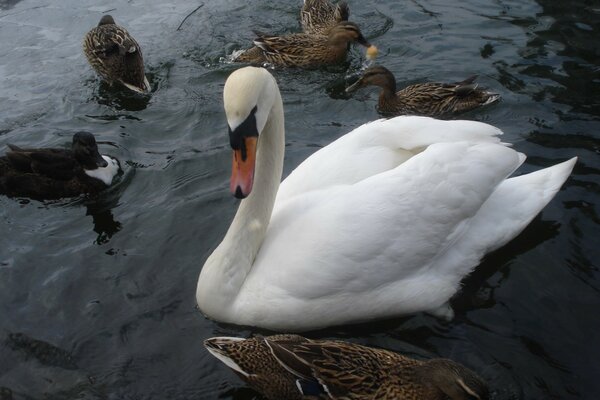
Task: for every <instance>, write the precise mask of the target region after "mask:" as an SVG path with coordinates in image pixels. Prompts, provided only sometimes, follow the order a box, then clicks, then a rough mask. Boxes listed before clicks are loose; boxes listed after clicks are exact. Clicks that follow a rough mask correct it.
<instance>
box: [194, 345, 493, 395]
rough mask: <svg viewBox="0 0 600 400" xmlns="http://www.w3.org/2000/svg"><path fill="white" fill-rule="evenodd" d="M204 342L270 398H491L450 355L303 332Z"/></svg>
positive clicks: (230, 366) (467, 370)
mask: <svg viewBox="0 0 600 400" xmlns="http://www.w3.org/2000/svg"><path fill="white" fill-rule="evenodd" d="M204 346H206V348H207V349H208V351H209V352H210V353H211V354H212V355H213V356H215V357H216V358H217V359H219V361H222V362H223V363H224V364H225V365H227V366H228V367H229V368H231V369H232V370H233V371H234V372H235V373H236V374H237V375H238V376H239V377H240V378H242V379H243V380H244V381H246V382H247V383H248V384H249V385H250V386H252V387H253V388H254V389H256V390H257V391H259V392H261V393H262V394H263V395H265V396H266V398H267V399H270V400H279V399H287V400H303V399H306V400H308V399H340V400H341V399H344V400H371V399H379V400H398V399H407V400H446V399H450V400H469V399H471V400H473V399H476V400H487V399H489V390H488V388H487V385H486V384H485V382H484V381H483V380H482V379H481V378H480V377H479V376H477V374H475V373H474V372H473V371H471V370H469V369H468V368H465V367H463V366H462V365H460V364H458V363H456V362H454V361H452V360H447V359H432V360H425V361H420V360H415V359H412V358H408V357H405V356H402V355H400V354H397V353H394V352H392V351H388V350H382V349H375V348H371V347H366V346H361V345H359V344H355V343H347V342H341V341H334V340H310V339H306V338H304V337H302V336H298V335H275V336H268V337H253V338H250V339H241V338H236V337H214V338H210V339H206V340H205V341H204Z"/></svg>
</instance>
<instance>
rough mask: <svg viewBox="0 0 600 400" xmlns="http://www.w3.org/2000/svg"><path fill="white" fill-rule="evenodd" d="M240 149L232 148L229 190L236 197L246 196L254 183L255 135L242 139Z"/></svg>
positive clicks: (242, 197)
mask: <svg viewBox="0 0 600 400" xmlns="http://www.w3.org/2000/svg"><path fill="white" fill-rule="evenodd" d="M242 140H243V144H242V147H241V148H240V149H237V150H233V164H232V166H231V181H230V184H229V190H231V193H232V194H233V195H234V196H235V197H237V198H238V199H244V198H246V197H248V195H249V194H250V192H251V191H252V184H253V183H254V164H255V161H256V142H257V140H258V138H257V137H256V136H249V137H245V138H243V139H242Z"/></svg>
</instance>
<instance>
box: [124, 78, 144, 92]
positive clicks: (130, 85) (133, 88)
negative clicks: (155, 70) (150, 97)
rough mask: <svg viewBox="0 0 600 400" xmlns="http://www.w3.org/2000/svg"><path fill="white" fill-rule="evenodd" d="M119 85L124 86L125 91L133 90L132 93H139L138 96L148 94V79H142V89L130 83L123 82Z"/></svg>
mask: <svg viewBox="0 0 600 400" xmlns="http://www.w3.org/2000/svg"><path fill="white" fill-rule="evenodd" d="M121 84H123V86H125V87H126V88H127V89H129V90H133V91H134V92H136V93H139V94H148V93H149V92H150V83H149V82H148V79H146V77H144V87H143V88H142V87H138V86H135V85H132V84H131V83H127V82H123V81H121Z"/></svg>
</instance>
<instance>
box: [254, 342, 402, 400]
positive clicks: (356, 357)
mask: <svg viewBox="0 0 600 400" xmlns="http://www.w3.org/2000/svg"><path fill="white" fill-rule="evenodd" d="M265 342H266V344H267V345H268V346H269V348H270V349H271V352H272V354H273V356H274V357H275V359H276V360H277V361H278V362H279V363H280V364H281V365H282V366H283V367H284V368H285V369H286V370H287V371H289V372H290V373H292V374H294V375H295V376H296V377H297V378H298V382H299V385H298V386H299V387H300V388H301V389H302V392H303V394H305V395H307V394H308V393H309V392H312V393H311V394H312V395H317V394H319V395H320V394H322V395H327V396H328V397H330V398H342V397H343V396H347V395H348V394H353V395H355V396H356V395H363V396H368V395H372V394H373V393H375V392H376V391H377V389H378V388H379V387H380V386H381V385H382V384H384V383H385V382H383V381H382V378H383V377H384V375H385V371H386V369H387V368H390V367H392V366H393V363H392V362H393V360H395V359H396V358H397V357H396V355H394V354H391V353H389V352H386V353H388V355H387V357H384V358H382V359H380V358H379V357H377V351H376V350H374V349H369V348H367V347H363V346H357V345H354V344H351V343H345V342H335V341H326V342H325V341H319V342H312V341H306V342H303V343H293V342H291V343H290V342H280V341H278V340H272V339H271V338H265Z"/></svg>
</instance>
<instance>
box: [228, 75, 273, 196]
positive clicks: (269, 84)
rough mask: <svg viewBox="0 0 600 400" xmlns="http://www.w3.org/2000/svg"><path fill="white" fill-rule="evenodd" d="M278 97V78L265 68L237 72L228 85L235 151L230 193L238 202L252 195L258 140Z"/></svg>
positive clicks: (230, 133)
mask: <svg viewBox="0 0 600 400" xmlns="http://www.w3.org/2000/svg"><path fill="white" fill-rule="evenodd" d="M277 93H278V90H277V83H276V82H275V78H273V76H272V75H271V74H270V73H269V72H268V71H267V70H266V69H264V68H255V67H245V68H241V69H238V70H237V71H235V72H233V73H232V74H231V75H230V76H229V78H228V79H227V82H225V88H224V90H223V103H224V106H225V114H226V116H227V125H228V128H229V143H230V145H231V148H232V149H233V164H232V172H231V181H230V190H231V193H232V194H233V195H234V196H235V197H237V198H238V199H243V198H245V197H247V196H248V195H249V194H250V192H251V191H252V185H253V183H254V169H255V163H256V151H257V146H258V140H259V137H260V135H261V132H263V130H264V128H265V125H266V123H267V120H268V118H269V114H270V113H271V109H272V108H273V106H274V104H275V100H276V96H277Z"/></svg>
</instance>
